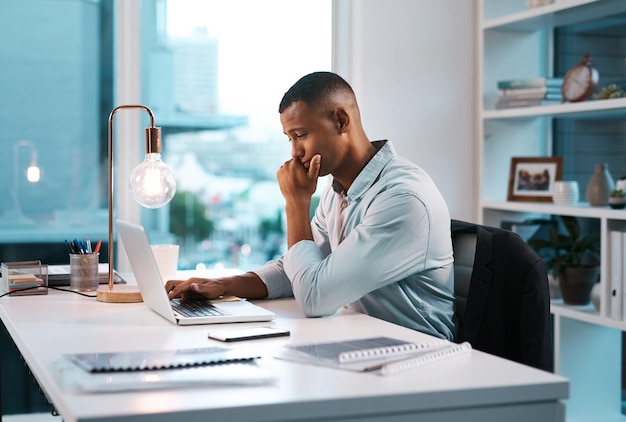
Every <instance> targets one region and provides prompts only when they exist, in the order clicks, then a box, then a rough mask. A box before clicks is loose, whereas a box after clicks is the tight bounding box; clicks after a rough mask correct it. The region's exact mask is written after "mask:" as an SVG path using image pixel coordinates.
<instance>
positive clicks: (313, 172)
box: [276, 154, 322, 248]
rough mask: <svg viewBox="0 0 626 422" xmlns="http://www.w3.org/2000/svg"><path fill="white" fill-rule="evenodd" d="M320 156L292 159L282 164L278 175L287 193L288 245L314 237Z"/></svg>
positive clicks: (284, 191) (285, 193)
mask: <svg viewBox="0 0 626 422" xmlns="http://www.w3.org/2000/svg"><path fill="white" fill-rule="evenodd" d="M321 158H322V157H321V156H320V155H319V154H316V155H314V156H313V158H312V159H311V161H310V162H309V163H306V164H303V163H301V162H300V161H298V160H289V161H287V162H285V164H283V165H282V166H281V167H280V169H278V172H276V178H277V179H278V184H279V185H280V191H281V192H282V194H283V196H284V197H285V201H286V204H285V214H286V215H287V246H288V247H289V248H291V247H292V246H293V245H295V244H296V243H298V242H299V241H301V240H313V233H312V232H311V221H310V217H309V213H310V208H311V197H312V196H313V194H314V193H315V189H316V188H317V177H318V175H319V173H320V162H321Z"/></svg>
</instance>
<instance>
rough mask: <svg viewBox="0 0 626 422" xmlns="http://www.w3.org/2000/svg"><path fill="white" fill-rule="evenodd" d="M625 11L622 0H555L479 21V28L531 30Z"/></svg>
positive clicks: (585, 20) (625, 3)
mask: <svg viewBox="0 0 626 422" xmlns="http://www.w3.org/2000/svg"><path fill="white" fill-rule="evenodd" d="M624 11H626V2H624V1H623V0H602V1H600V0H560V1H559V0H557V1H556V2H555V3H552V4H550V5H547V6H542V7H535V8H532V9H528V10H524V11H521V12H518V13H513V14H510V15H506V16H502V17H499V18H495V19H489V20H487V21H483V23H482V29H483V30H503V31H535V30H539V29H550V28H556V27H558V26H563V25H572V24H576V23H580V22H589V21H592V20H594V19H600V18H604V17H608V16H614V15H616V14H618V13H621V12H624Z"/></svg>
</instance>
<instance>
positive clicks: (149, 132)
mask: <svg viewBox="0 0 626 422" xmlns="http://www.w3.org/2000/svg"><path fill="white" fill-rule="evenodd" d="M124 109H141V110H144V111H145V112H146V113H148V115H149V116H150V127H149V128H146V151H147V152H152V150H153V149H155V150H156V152H160V146H161V145H160V142H161V139H160V128H156V127H155V126H154V114H153V113H152V110H150V109H149V108H148V107H146V106H144V105H141V104H126V105H120V106H117V107H115V108H114V109H113V110H112V111H111V114H110V115H109V129H108V131H109V136H108V138H109V139H108V143H109V146H108V154H109V163H108V184H109V192H108V204H109V245H108V254H109V290H113V280H114V277H113V271H114V262H113V261H114V257H113V209H114V208H115V207H114V202H113V162H114V157H113V152H114V151H113V150H114V148H113V120H114V117H115V114H116V113H117V112H118V111H120V110H124ZM153 137H154V138H157V139H156V140H154V141H153V140H152V138H153ZM153 145H154V148H153Z"/></svg>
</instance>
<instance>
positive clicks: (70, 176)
mask: <svg viewBox="0 0 626 422" xmlns="http://www.w3.org/2000/svg"><path fill="white" fill-rule="evenodd" d="M121 4H125V3H123V2H116V1H114V0H100V1H93V0H78V1H71V2H68V1H64V0H20V1H8V2H0V33H1V34H2V36H3V38H4V39H5V40H7V42H3V43H0V53H1V54H0V57H2V59H1V61H2V72H1V75H0V92H2V94H3V95H0V105H1V106H0V126H2V128H3V130H2V131H1V132H0V147H1V148H2V152H3V154H0V178H1V180H3V181H4V183H0V194H2V197H3V198H5V201H2V203H0V217H1V218H0V255H1V256H2V259H3V261H6V262H10V261H23V260H32V259H39V260H41V261H42V262H45V263H48V264H67V263H68V261H69V259H68V254H67V250H66V247H65V244H64V240H65V239H73V238H76V237H79V238H91V239H92V240H95V239H101V240H103V241H104V242H106V241H107V234H108V231H107V206H108V202H107V159H108V154H107V118H108V116H109V114H110V112H111V110H112V109H113V108H114V107H115V106H117V105H120V104H119V103H118V100H117V99H116V98H115V95H114V93H115V92H117V88H116V87H117V86H118V85H120V82H119V78H118V75H117V74H116V70H115V69H116V67H115V63H117V62H119V61H120V60H122V57H121V55H120V54H119V53H118V52H117V51H116V48H118V47H119V46H121V45H133V44H135V42H136V39H135V38H134V37H139V38H140V46H141V47H140V48H141V54H140V57H139V59H140V60H139V63H140V66H141V68H137V69H130V70H129V72H131V73H132V72H137V75H140V78H139V80H140V81H141V82H140V84H141V86H140V91H141V103H142V104H144V105H146V106H148V107H150V109H151V110H152V111H153V112H154V115H155V123H156V125H157V126H160V127H162V128H163V143H164V149H163V158H164V161H165V162H166V163H167V164H168V165H170V166H171V167H172V169H173V170H174V172H175V174H176V176H177V179H178V191H177V194H176V196H175V198H174V200H173V201H172V202H170V203H169V204H168V205H167V206H165V207H163V208H161V209H157V210H146V209H142V211H141V222H142V224H144V226H145V227H146V230H147V231H148V234H149V236H150V239H151V241H154V243H163V242H164V241H165V242H176V243H179V244H180V245H181V254H180V266H181V268H184V269H188V268H195V267H196V265H197V264H203V265H206V266H207V267H214V266H224V267H234V266H236V267H238V268H241V269H249V268H252V267H254V266H257V265H259V264H262V263H263V262H265V261H266V260H267V259H268V258H271V257H275V256H276V255H277V254H279V253H281V252H283V251H284V249H285V244H284V242H283V239H284V221H283V218H282V213H283V200H282V195H281V194H280V190H279V188H278V185H277V183H276V179H275V173H276V170H277V169H278V167H279V166H280V165H281V164H282V163H283V162H284V161H285V160H287V159H288V158H289V155H290V144H289V142H288V140H287V137H286V136H285V135H284V134H283V133H282V128H281V126H280V120H279V115H278V111H277V109H278V103H279V101H280V99H281V98H282V95H283V94H284V92H285V91H286V90H287V89H288V88H289V86H291V84H293V83H294V82H295V81H296V80H297V79H298V78H299V77H301V76H303V75H304V74H306V73H309V72H312V71H316V70H330V67H331V39H332V25H331V18H332V16H331V14H332V0H264V1H257V0H220V1H215V0H171V1H168V0H142V1H141V3H140V6H141V16H140V18H141V22H140V23H141V24H140V25H132V26H131V27H128V28H126V31H125V32H120V33H117V35H116V28H117V27H118V24H119V23H118V22H116V16H117V13H116V7H118V6H120V5H121ZM135 31H136V33H135ZM117 37H120V38H119V39H117ZM116 39H117V41H115V40H116ZM133 88H135V87H133ZM44 128H45V129H44ZM141 129H143V126H141ZM141 136H142V133H138V139H139V140H141V139H142V138H141ZM117 142H118V143H119V142H120V140H119V139H117ZM126 145H128V144H126ZM142 148H143V143H142V142H140V141H139V142H137V149H138V150H139V149H142ZM119 152H120V151H118V153H116V156H115V159H116V163H117V164H116V166H120V165H121V164H120V163H121V160H120V159H121V158H123V157H122V156H121V155H120V154H119ZM122 155H123V154H122ZM122 161H123V160H122ZM135 164H138V163H134V164H132V165H133V166H134V165H135ZM118 176H119V175H118ZM118 179H119V182H118V183H120V187H121V189H124V187H125V185H124V184H121V180H122V179H120V178H119V177H118ZM319 185H320V186H322V185H323V183H320V184H319ZM122 194H126V195H127V194H128V193H127V192H117V195H116V196H117V201H116V203H115V207H116V210H115V212H116V213H117V211H118V210H117V207H119V205H120V197H121V196H122ZM107 261H108V256H107V248H106V247H105V245H104V244H103V247H102V249H101V253H100V262H107ZM117 262H118V263H119V262H120V260H119V259H118V261H117Z"/></svg>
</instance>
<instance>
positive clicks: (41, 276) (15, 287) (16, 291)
mask: <svg viewBox="0 0 626 422" xmlns="http://www.w3.org/2000/svg"><path fill="white" fill-rule="evenodd" d="M0 286H1V288H2V291H3V292H4V293H10V294H9V296H27V295H45V294H48V265H47V264H42V263H41V261H16V262H3V263H2V283H0Z"/></svg>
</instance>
